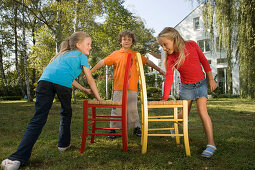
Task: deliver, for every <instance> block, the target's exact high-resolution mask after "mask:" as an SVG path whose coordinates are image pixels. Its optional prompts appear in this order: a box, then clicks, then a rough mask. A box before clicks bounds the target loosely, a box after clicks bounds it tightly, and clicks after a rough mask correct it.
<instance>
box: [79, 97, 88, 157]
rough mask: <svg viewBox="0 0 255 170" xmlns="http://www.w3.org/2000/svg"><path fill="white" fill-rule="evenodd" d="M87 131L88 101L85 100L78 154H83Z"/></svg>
mask: <svg viewBox="0 0 255 170" xmlns="http://www.w3.org/2000/svg"><path fill="white" fill-rule="evenodd" d="M87 129H88V101H87V100H85V101H84V102H83V131H82V141H81V149H80V153H83V152H84V149H85V145H86V139H87V134H88V132H87Z"/></svg>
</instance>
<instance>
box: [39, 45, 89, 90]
mask: <svg viewBox="0 0 255 170" xmlns="http://www.w3.org/2000/svg"><path fill="white" fill-rule="evenodd" d="M83 66H85V67H89V64H88V58H87V56H86V55H84V54H83V53H82V52H80V51H77V50H74V51H70V52H67V53H65V54H63V55H62V56H58V57H57V58H56V59H55V60H54V61H52V62H51V63H50V64H49V65H48V66H47V67H46V68H45V69H44V71H43V73H42V75H41V77H40V79H39V81H40V80H45V81H49V82H52V83H55V84H59V85H62V86H65V87H69V88H71V87H72V82H73V81H74V80H75V79H76V77H78V76H79V75H80V73H81V71H82V67H83ZM39 81H38V82H39Z"/></svg>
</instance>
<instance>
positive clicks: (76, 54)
mask: <svg viewBox="0 0 255 170" xmlns="http://www.w3.org/2000/svg"><path fill="white" fill-rule="evenodd" d="M91 43H92V40H91V38H90V36H89V35H87V34H86V33H84V32H76V33H74V34H72V35H71V36H70V37H68V38H67V39H66V40H65V41H64V42H62V44H61V47H60V52H59V53H58V54H57V55H56V56H55V57H53V58H52V59H51V61H50V63H49V64H48V66H47V67H46V68H45V69H44V71H43V74H42V75H41V77H40V79H39V81H38V84H37V88H36V103H35V114H34V117H33V118H32V119H31V120H30V123H29V124H28V126H27V129H26V131H25V133H24V135H23V138H22V140H21V142H20V144H19V146H18V149H17V151H16V152H15V153H13V154H12V155H10V156H9V157H8V159H5V160H3V161H2V164H1V166H2V167H3V168H4V169H19V167H20V165H21V164H26V163H27V162H28V160H29V158H30V156H31V152H32V148H33V146H34V144H35V142H36V140H37V139H38V137H39V135H40V133H41V131H42V128H43V126H44V125H45V123H46V121H47V117H48V113H49V111H50V108H51V106H52V103H53V99H54V96H55V94H57V96H58V98H59V101H60V103H61V112H60V115H61V119H60V127H59V139H58V150H59V151H65V150H66V149H68V148H69V147H70V139H71V133H70V125H71V118H72V108H71V98H72V88H71V87H72V85H73V86H74V87H76V88H77V89H79V90H81V91H84V92H85V93H88V94H94V95H95V97H96V99H97V100H99V101H101V100H102V99H101V98H100V96H99V93H98V90H97V87H96V84H95V81H94V79H93V78H92V76H91V72H90V69H89V64H88V59H87V55H89V52H90V50H91ZM82 70H83V71H84V73H85V76H86V78H87V81H88V84H89V86H90V88H91V89H86V88H84V87H83V86H81V85H80V84H79V83H78V82H77V81H75V78H76V77H78V76H79V74H80V73H81V71H82Z"/></svg>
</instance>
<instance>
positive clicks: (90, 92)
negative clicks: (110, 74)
mask: <svg viewBox="0 0 255 170" xmlns="http://www.w3.org/2000/svg"><path fill="white" fill-rule="evenodd" d="M84 92H85V93H87V94H93V91H92V90H91V89H85V90H84Z"/></svg>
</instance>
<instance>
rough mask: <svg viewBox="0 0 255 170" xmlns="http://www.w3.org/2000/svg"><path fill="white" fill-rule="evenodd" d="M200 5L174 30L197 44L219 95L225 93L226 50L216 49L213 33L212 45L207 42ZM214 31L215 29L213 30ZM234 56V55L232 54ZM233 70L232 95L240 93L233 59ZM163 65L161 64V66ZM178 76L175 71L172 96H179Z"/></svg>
mask: <svg viewBox="0 0 255 170" xmlns="http://www.w3.org/2000/svg"><path fill="white" fill-rule="evenodd" d="M202 5H203V4H201V5H200V6H198V7H197V8H196V9H194V10H193V11H192V12H191V13H190V14H189V15H188V16H186V17H185V18H184V19H183V20H182V21H181V22H180V23H178V24H177V25H176V26H175V27H174V28H175V29H176V30H178V31H179V33H180V34H181V36H182V37H183V38H184V39H185V40H193V41H195V42H197V44H198V45H199V47H200V48H201V50H202V51H203V53H204V55H205V56H206V58H207V60H208V61H209V63H210V66H211V69H212V73H213V76H214V78H215V80H216V82H217V85H218V88H219V89H220V90H221V93H226V80H227V75H226V68H227V63H226V62H227V60H226V57H227V54H226V50H224V49H219V48H218V37H217V33H216V32H215V33H214V35H216V36H215V37H214V42H215V43H214V44H211V42H210V40H209V34H207V35H206V34H205V31H204V30H203V18H202ZM214 30H216V27H215V29H214ZM233 56H235V54H233ZM233 58H234V59H233V61H232V63H233V70H232V80H233V81H232V82H233V84H232V86H233V94H239V93H240V80H239V62H238V60H236V59H235V57H233ZM161 60H162V62H163V61H164V51H163V50H161ZM162 65H163V64H162ZM179 84H180V76H179V74H178V71H175V78H174V83H173V86H172V91H171V94H172V95H174V96H178V95H179Z"/></svg>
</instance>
